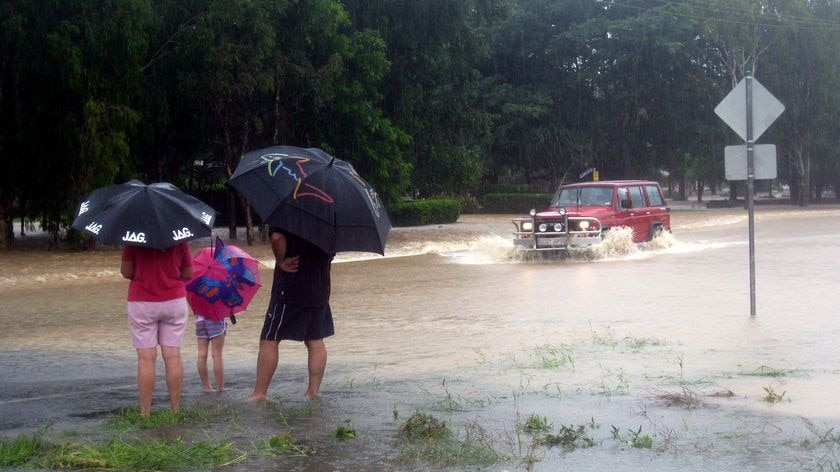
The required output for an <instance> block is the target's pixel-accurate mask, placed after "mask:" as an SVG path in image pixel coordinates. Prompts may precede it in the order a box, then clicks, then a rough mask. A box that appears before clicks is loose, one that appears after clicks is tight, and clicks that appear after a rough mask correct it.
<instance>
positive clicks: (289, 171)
mask: <svg viewBox="0 0 840 472" xmlns="http://www.w3.org/2000/svg"><path fill="white" fill-rule="evenodd" d="M230 184H231V185H232V186H233V187H234V188H235V189H236V190H238V191H239V193H241V194H242V195H243V196H244V197H245V199H246V200H248V202H250V204H251V206H253V207H254V210H256V212H257V214H258V215H259V216H260V218H261V219H262V221H263V223H266V224H269V225H272V226H279V227H281V228H283V229H285V230H286V231H288V232H290V233H293V234H296V235H297V236H300V237H301V238H303V239H305V240H307V241H309V242H311V243H313V244H315V245H317V246H318V247H320V248H321V249H323V250H324V251H325V252H327V253H328V254H335V253H337V252H342V251H359V252H375V253H378V254H385V240H386V239H387V238H388V232H389V231H390V230H391V221H390V220H389V219H388V214H387V212H386V211H385V207H384V206H383V205H382V201H381V200H380V199H379V195H377V193H376V191H375V190H374V189H373V187H371V186H370V185H368V183H367V182H365V181H364V180H363V179H362V178H361V177H359V174H357V173H356V171H355V170H354V169H353V166H352V165H350V164H349V163H347V162H345V161H342V160H341V159H336V158H335V157H333V156H331V155H329V154H327V153H326V152H324V151H322V150H321V149H318V148H307V149H304V148H299V147H294V146H273V147H268V148H265V149H258V150H255V151H251V152H248V153H246V154H244V155H243V156H242V160H241V161H240V162H239V165H238V166H237V167H236V171H235V172H234V173H233V176H232V177H231V178H230Z"/></svg>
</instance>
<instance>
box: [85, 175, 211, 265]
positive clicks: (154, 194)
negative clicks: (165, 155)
mask: <svg viewBox="0 0 840 472" xmlns="http://www.w3.org/2000/svg"><path fill="white" fill-rule="evenodd" d="M215 219H216V211H215V210H213V208H212V207H210V205H208V204H206V203H204V202H202V201H201V200H199V199H197V198H195V197H193V196H192V195H189V194H187V193H184V192H183V191H181V190H180V189H179V188H178V187H176V186H174V185H172V184H170V183H168V182H157V183H153V184H148V185H146V184H144V183H143V182H140V181H139V180H130V181H128V182H126V183H124V184H118V185H111V186H108V187H102V188H99V189H96V190H94V191H92V192H90V193H89V194H88V195H87V196H85V197H84V198H83V199H82V201H81V202H80V203H79V206H78V207H77V208H76V217H75V219H74V220H73V224H72V225H71V227H73V228H74V229H77V230H79V231H82V232H84V233H87V234H89V235H91V236H92V237H93V238H94V239H96V240H97V241H99V242H101V243H104V244H115V245H130V246H141V247H150V248H154V249H166V248H168V247H171V246H174V245H176V244H178V243H182V242H185V241H190V240H193V239H197V238H202V237H207V236H210V233H211V231H212V229H213V221H214V220H215Z"/></svg>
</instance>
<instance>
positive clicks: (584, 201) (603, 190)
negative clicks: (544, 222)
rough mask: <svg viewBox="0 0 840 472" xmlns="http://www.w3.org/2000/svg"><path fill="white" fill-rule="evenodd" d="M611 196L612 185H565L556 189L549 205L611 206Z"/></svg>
mask: <svg viewBox="0 0 840 472" xmlns="http://www.w3.org/2000/svg"><path fill="white" fill-rule="evenodd" d="M612 197H613V189H612V187H566V188H561V189H560V190H558V191H557V193H556V194H555V195H554V198H553V199H552V200H551V206H552V207H557V208H559V207H570V206H611V205H612Z"/></svg>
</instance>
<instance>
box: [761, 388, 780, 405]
mask: <svg viewBox="0 0 840 472" xmlns="http://www.w3.org/2000/svg"><path fill="white" fill-rule="evenodd" d="M764 393H765V395H764V401H765V402H767V403H779V402H780V401H782V400H784V398H785V392H782V394H781V395H780V394H778V393H776V392H775V391H774V390H773V386H772V385H768V386H767V387H764Z"/></svg>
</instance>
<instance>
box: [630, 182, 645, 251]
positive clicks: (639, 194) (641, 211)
mask: <svg viewBox="0 0 840 472" xmlns="http://www.w3.org/2000/svg"><path fill="white" fill-rule="evenodd" d="M627 190H628V191H629V192H630V202H631V203H632V208H630V215H629V225H628V226H630V227H631V228H633V242H636V243H638V242H642V241H647V239H648V233H649V232H650V221H651V214H650V208H648V206H647V200H646V199H645V193H644V190H643V189H642V186H641V185H630V186H629V187H627Z"/></svg>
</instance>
